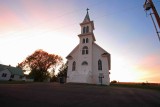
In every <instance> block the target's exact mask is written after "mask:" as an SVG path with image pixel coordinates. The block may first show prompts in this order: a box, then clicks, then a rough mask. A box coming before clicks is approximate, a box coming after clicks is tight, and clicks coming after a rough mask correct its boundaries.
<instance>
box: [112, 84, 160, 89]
mask: <svg viewBox="0 0 160 107" xmlns="http://www.w3.org/2000/svg"><path fill="white" fill-rule="evenodd" d="M110 86H113V87H128V88H142V89H153V90H158V91H160V84H159V83H134V82H118V83H111V84H110Z"/></svg>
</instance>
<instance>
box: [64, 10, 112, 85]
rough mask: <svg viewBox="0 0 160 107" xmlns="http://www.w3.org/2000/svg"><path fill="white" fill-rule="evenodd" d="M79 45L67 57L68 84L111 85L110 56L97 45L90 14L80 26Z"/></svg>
mask: <svg viewBox="0 0 160 107" xmlns="http://www.w3.org/2000/svg"><path fill="white" fill-rule="evenodd" d="M80 26H81V34H79V35H78V37H79V40H80V41H79V44H78V45H77V46H76V47H75V48H74V49H73V50H72V51H71V52H70V54H69V55H68V56H67V57H66V58H67V60H68V71H67V83H87V84H103V85H109V84H110V77H109V74H110V72H109V70H110V69H111V57H110V54H109V53H108V52H107V51H105V50H104V49H103V48H101V47H100V46H99V45H97V44H96V43H95V41H96V39H95V36H94V33H93V30H94V22H93V21H91V20H90V17H89V13H88V10H87V14H86V16H85V18H84V20H83V22H82V23H81V24H80Z"/></svg>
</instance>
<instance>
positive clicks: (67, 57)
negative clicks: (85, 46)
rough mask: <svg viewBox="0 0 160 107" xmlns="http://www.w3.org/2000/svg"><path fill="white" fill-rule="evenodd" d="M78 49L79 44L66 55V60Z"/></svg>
mask: <svg viewBox="0 0 160 107" xmlns="http://www.w3.org/2000/svg"><path fill="white" fill-rule="evenodd" d="M78 47H79V44H78V45H77V46H76V47H75V48H74V49H73V50H72V51H71V52H70V53H69V54H68V55H67V57H66V59H68V58H69V57H71V54H72V53H73V52H74V51H76V50H77V49H78Z"/></svg>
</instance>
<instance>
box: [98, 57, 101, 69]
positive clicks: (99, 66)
mask: <svg viewBox="0 0 160 107" xmlns="http://www.w3.org/2000/svg"><path fill="white" fill-rule="evenodd" d="M98 70H102V61H101V60H100V59H99V60H98Z"/></svg>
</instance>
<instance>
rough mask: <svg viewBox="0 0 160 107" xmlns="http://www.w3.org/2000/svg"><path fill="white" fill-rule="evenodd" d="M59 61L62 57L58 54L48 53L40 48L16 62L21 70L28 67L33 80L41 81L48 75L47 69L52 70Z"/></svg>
mask: <svg viewBox="0 0 160 107" xmlns="http://www.w3.org/2000/svg"><path fill="white" fill-rule="evenodd" d="M61 62H62V58H61V57H60V56H58V55H54V54H48V53H47V52H45V51H43V50H41V49H40V50H36V51H35V52H34V53H33V54H32V55H30V56H28V57H27V58H26V59H25V60H24V61H23V62H21V63H20V64H18V67H20V68H22V69H23V70H26V69H30V71H31V72H30V73H29V77H31V78H33V79H34V81H39V82H42V81H44V80H46V79H47V78H48V77H49V72H48V70H51V71H54V69H55V67H56V65H58V64H60V63H61Z"/></svg>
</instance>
